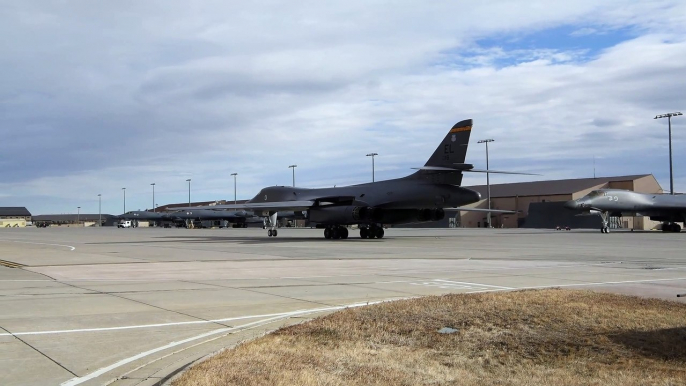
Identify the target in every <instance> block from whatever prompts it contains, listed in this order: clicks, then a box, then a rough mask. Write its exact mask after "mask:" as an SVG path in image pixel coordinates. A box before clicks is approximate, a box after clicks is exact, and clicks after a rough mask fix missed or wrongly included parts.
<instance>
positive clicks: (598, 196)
mask: <svg viewBox="0 0 686 386" xmlns="http://www.w3.org/2000/svg"><path fill="white" fill-rule="evenodd" d="M565 207H566V208H567V209H572V210H576V211H579V212H582V213H588V214H598V215H600V217H601V219H602V221H603V224H602V226H601V228H600V231H601V232H602V233H609V232H610V228H609V227H608V216H622V215H627V216H647V217H650V219H651V220H653V221H662V230H663V231H664V232H681V226H680V225H679V224H677V223H679V222H684V220H686V195H681V194H678V195H671V194H657V193H656V194H645V193H637V192H632V191H630V190H622V189H598V190H594V191H592V192H591V193H589V194H587V195H585V196H584V197H581V198H580V199H578V200H572V201H568V202H567V203H565Z"/></svg>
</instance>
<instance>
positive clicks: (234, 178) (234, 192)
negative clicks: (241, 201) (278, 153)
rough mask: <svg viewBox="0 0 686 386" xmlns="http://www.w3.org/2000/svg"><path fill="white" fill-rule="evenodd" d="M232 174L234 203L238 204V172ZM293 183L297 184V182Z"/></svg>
mask: <svg viewBox="0 0 686 386" xmlns="http://www.w3.org/2000/svg"><path fill="white" fill-rule="evenodd" d="M231 175H232V176H233V204H234V205H236V176H237V175H238V173H231ZM294 179H295V177H294ZM293 184H294V185H295V183H293Z"/></svg>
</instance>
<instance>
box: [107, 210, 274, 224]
mask: <svg viewBox="0 0 686 386" xmlns="http://www.w3.org/2000/svg"><path fill="white" fill-rule="evenodd" d="M117 217H118V218H120V219H124V220H134V221H172V222H175V223H186V222H187V221H205V220H223V221H228V222H229V223H231V224H238V225H240V226H241V227H245V226H247V224H248V223H256V222H262V218H260V217H258V216H255V215H254V214H253V213H252V212H247V211H244V210H241V211H226V210H221V211H216V210H210V209H197V208H194V209H187V210H182V211H176V212H148V211H142V210H138V211H131V212H126V213H124V214H122V215H119V216H117Z"/></svg>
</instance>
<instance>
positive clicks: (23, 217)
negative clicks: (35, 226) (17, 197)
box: [0, 206, 31, 228]
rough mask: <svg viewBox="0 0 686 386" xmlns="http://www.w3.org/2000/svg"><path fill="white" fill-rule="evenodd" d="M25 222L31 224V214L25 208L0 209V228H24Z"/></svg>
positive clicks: (9, 207) (10, 207)
mask: <svg viewBox="0 0 686 386" xmlns="http://www.w3.org/2000/svg"><path fill="white" fill-rule="evenodd" d="M27 222H31V212H29V211H28V209H26V208H25V207H23V206H3V207H0V228H18V227H25V226H26V223H27Z"/></svg>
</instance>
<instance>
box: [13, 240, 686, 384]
mask: <svg viewBox="0 0 686 386" xmlns="http://www.w3.org/2000/svg"><path fill="white" fill-rule="evenodd" d="M351 237H352V238H350V239H348V240H336V241H334V240H324V238H323V231H322V230H320V229H285V228H284V229H280V230H279V236H278V237H276V238H268V237H267V236H266V231H265V230H262V229H254V228H249V229H210V230H187V229H160V228H138V229H116V228H47V229H36V228H26V229H1V230H0V260H5V261H6V263H5V265H3V262H2V261H0V384H1V385H5V386H9V385H51V384H52V385H60V384H61V385H155V384H162V383H164V382H166V381H167V380H168V379H170V377H171V376H173V375H174V374H175V373H177V372H178V371H181V370H183V369H184V368H185V367H186V366H187V365H189V364H190V363H192V362H193V361H195V360H197V359H198V358H201V357H203V356H205V355H207V354H210V353H213V352H216V351H218V350H220V349H221V348H223V347H229V346H232V345H235V344H237V343H239V342H241V341H243V340H246V339H251V338H254V337H256V336H259V335H261V334H263V333H265V332H267V331H270V330H273V329H275V328H278V327H280V326H284V325H288V324H292V323H299V322H301V321H302V320H306V319H309V318H312V317H316V316H319V315H323V314H325V313H327V312H333V311H335V310H337V309H341V308H342V307H346V306H360V305H366V304H370V303H374V302H379V301H386V300H394V299H401V298H407V297H416V296H424V295H438V294H445V293H473V292H483V291H509V290H515V289H524V288H544V287H564V288H575V289H593V290H599V291H609V292H615V293H624V294H631V295H639V296H648V297H657V298H663V299H668V300H671V301H677V302H685V301H686V298H677V297H676V295H677V294H679V293H686V261H685V259H686V257H684V256H685V254H684V250H685V248H684V247H685V246H686V234H684V233H681V234H671V233H662V232H628V231H619V232H614V233H610V234H607V235H605V234H601V233H600V232H599V231H596V230H593V231H591V230H588V231H582V230H578V231H552V230H551V231H548V230H526V229H516V230H508V229H490V230H489V229H388V230H387V231H386V237H385V238H384V239H381V240H378V239H376V240H362V239H360V238H359V237H358V233H357V231H352V232H351ZM7 262H9V263H7ZM16 264H19V265H21V267H19V268H9V267H8V266H16Z"/></svg>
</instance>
